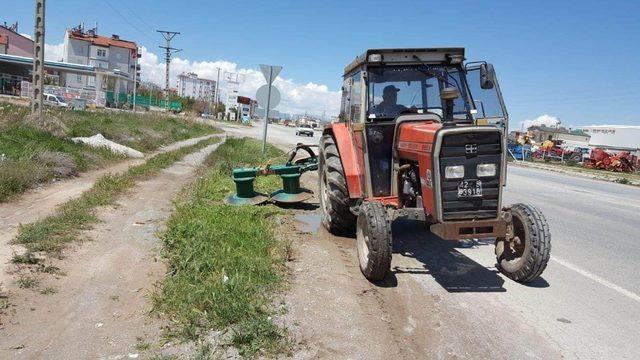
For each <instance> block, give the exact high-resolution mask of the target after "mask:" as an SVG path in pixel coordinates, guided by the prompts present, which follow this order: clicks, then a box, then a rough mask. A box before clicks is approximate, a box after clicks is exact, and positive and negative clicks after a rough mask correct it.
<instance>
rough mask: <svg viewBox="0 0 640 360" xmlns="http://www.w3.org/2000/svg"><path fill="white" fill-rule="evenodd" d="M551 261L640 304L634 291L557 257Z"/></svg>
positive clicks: (639, 298)
mask: <svg viewBox="0 0 640 360" xmlns="http://www.w3.org/2000/svg"><path fill="white" fill-rule="evenodd" d="M551 260H553V261H555V262H557V263H558V264H560V265H562V266H564V267H566V268H567V269H571V270H573V271H575V272H577V273H578V274H580V275H582V276H584V277H586V278H589V279H591V280H593V281H595V282H597V283H598V284H600V285H603V286H606V287H608V288H609V289H611V290H613V291H616V292H618V293H620V294H622V295H624V296H626V297H628V298H629V299H631V300H635V301H636V302H638V303H640V295H638V294H636V293H634V292H633V291H629V290H627V289H625V288H623V287H622V286H619V285H616V284H614V283H612V282H610V281H608V280H606V279H603V278H601V277H600V276H598V275H596V274H592V273H590V272H588V271H587V270H584V269H581V268H579V267H578V266H576V265H573V264H572V263H570V262H568V261H566V260H564V259H560V258H557V257H555V256H552V257H551Z"/></svg>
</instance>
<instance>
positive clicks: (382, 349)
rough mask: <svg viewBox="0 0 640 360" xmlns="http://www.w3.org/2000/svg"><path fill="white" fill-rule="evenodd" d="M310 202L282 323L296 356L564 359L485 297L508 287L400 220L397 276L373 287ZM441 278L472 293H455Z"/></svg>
mask: <svg viewBox="0 0 640 360" xmlns="http://www.w3.org/2000/svg"><path fill="white" fill-rule="evenodd" d="M316 182H317V175H316V174H307V175H305V178H304V184H305V187H308V188H311V189H313V190H314V191H316ZM308 203H310V204H311V205H312V206H311V208H315V209H310V210H298V211H296V213H295V214H294V215H293V219H294V222H295V225H296V229H297V236H296V241H294V242H293V249H294V252H293V254H294V260H293V261H292V262H291V263H290V267H291V272H292V274H293V275H292V279H291V288H290V292H289V293H288V294H287V295H286V304H287V307H288V309H289V313H288V314H287V315H286V316H285V318H284V321H285V323H286V324H287V327H288V328H289V330H290V331H291V332H292V334H294V335H293V336H294V337H295V340H296V342H297V343H298V345H299V348H298V352H297V353H296V354H295V356H294V358H305V359H307V358H314V359H316V358H349V359H390V358H393V359H415V358H428V359H431V358H463V359H467V358H469V359H500V358H533V359H536V358H538V359H556V358H561V355H560V353H559V350H558V349H557V347H556V346H555V345H554V344H553V342H551V341H550V340H549V339H548V338H547V337H546V336H545V335H544V334H541V333H539V332H538V331H537V330H536V329H534V328H533V327H531V326H528V325H527V324H526V322H525V321H524V320H523V319H522V318H521V317H520V316H519V315H518V314H517V313H513V312H510V311H508V310H507V309H504V308H503V305H502V304H501V303H500V302H499V301H496V300H495V299H493V298H492V297H491V296H487V294H486V293H485V292H488V294H491V293H492V292H493V291H494V290H495V291H499V290H500V289H501V287H500V286H498V283H497V282H498V281H504V280H499V279H500V278H499V277H498V276H497V275H495V274H494V273H493V272H491V271H489V270H487V269H485V268H479V267H475V266H472V263H473V262H471V261H469V260H466V261H465V259H464V257H463V256H456V255H455V252H454V251H453V250H452V249H453V246H455V245H454V244H452V243H450V242H444V241H442V240H436V239H428V238H427V237H430V235H429V234H428V231H426V230H425V228H424V227H423V226H420V224H416V223H411V222H402V221H401V222H396V223H395V224H394V236H395V238H394V256H393V263H392V275H391V276H389V277H388V278H387V279H386V280H385V281H384V282H382V283H379V284H372V283H370V282H369V281H367V280H366V279H365V278H364V276H362V274H361V273H360V269H359V267H358V261H357V254H356V249H355V239H354V238H350V237H338V236H334V235H331V234H330V233H328V232H327V231H326V230H325V229H324V228H323V227H322V226H321V225H320V209H318V208H317V206H318V202H317V199H313V200H311V201H309V202H308ZM429 249H432V250H433V251H431V250H429ZM473 265H475V264H473ZM433 278H436V281H435V282H433V281H425V280H427V279H433ZM443 278H445V279H454V280H453V281H452V282H458V281H464V282H465V286H466V287H467V289H458V290H456V289H453V290H451V289H447V288H446V286H447V284H440V283H438V281H441V280H442V279H443ZM461 279H463V280H461ZM488 283H492V284H493V283H495V284H494V285H495V289H491V287H492V286H491V285H488ZM487 287H488V288H489V289H487ZM452 291H453V292H452Z"/></svg>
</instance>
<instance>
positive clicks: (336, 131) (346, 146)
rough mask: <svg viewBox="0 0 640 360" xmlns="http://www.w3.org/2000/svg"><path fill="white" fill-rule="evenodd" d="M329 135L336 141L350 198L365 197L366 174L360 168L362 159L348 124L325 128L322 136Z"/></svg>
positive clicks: (332, 125)
mask: <svg viewBox="0 0 640 360" xmlns="http://www.w3.org/2000/svg"><path fill="white" fill-rule="evenodd" d="M327 134H329V135H331V136H333V138H334V139H335V141H336V146H337V147H338V152H339V153H340V160H341V161H342V169H343V170H344V175H345V178H346V181H347V190H349V198H351V199H358V198H361V197H364V173H363V172H362V171H361V170H360V169H361V168H360V166H359V164H360V163H361V162H362V161H361V160H362V157H361V156H360V157H359V156H358V154H359V152H358V148H357V146H356V143H355V139H354V137H353V132H352V131H351V129H349V127H348V126H347V124H346V123H334V124H330V125H327V126H325V128H324V130H323V132H322V135H327ZM360 152H361V151H360ZM360 155H361V154H360Z"/></svg>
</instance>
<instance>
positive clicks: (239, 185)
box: [225, 144, 318, 205]
mask: <svg viewBox="0 0 640 360" xmlns="http://www.w3.org/2000/svg"><path fill="white" fill-rule="evenodd" d="M312 146H314V145H303V144H298V145H296V147H295V148H294V149H293V150H292V151H291V154H290V155H289V160H288V161H287V163H286V164H281V165H267V166H266V167H264V168H261V167H252V168H237V169H233V181H234V182H235V183H236V193H235V194H231V195H229V196H227V197H226V198H225V202H226V203H227V204H231V205H258V204H262V203H264V202H266V201H267V200H273V201H274V202H276V203H282V204H294V203H299V202H302V201H305V200H308V199H309V198H311V197H312V196H313V192H312V191H311V190H309V189H305V188H303V187H301V186H300V176H301V175H302V174H303V173H305V172H307V171H314V170H318V158H317V156H316V154H315V153H314V152H313V150H311V147H312ZM298 150H304V151H306V152H307V153H308V154H309V157H306V158H302V159H298V160H296V161H295V162H294V161H293V159H294V158H295V157H296V155H297V154H298ZM266 175H278V176H280V177H281V178H282V189H280V190H278V191H275V192H273V193H271V195H270V196H269V198H267V196H265V195H264V194H261V193H258V192H256V191H255V190H254V188H253V181H254V180H255V178H256V176H266Z"/></svg>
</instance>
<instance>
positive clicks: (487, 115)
mask: <svg viewBox="0 0 640 360" xmlns="http://www.w3.org/2000/svg"><path fill="white" fill-rule="evenodd" d="M467 83H468V84H469V91H471V98H472V99H473V105H474V106H475V108H476V110H477V113H476V116H475V117H476V120H477V119H497V118H499V119H504V118H505V113H504V111H503V109H502V103H501V102H500V97H499V95H498V89H499V88H498V86H494V87H493V89H483V88H481V87H480V68H472V69H468V70H467ZM496 85H497V82H496Z"/></svg>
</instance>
